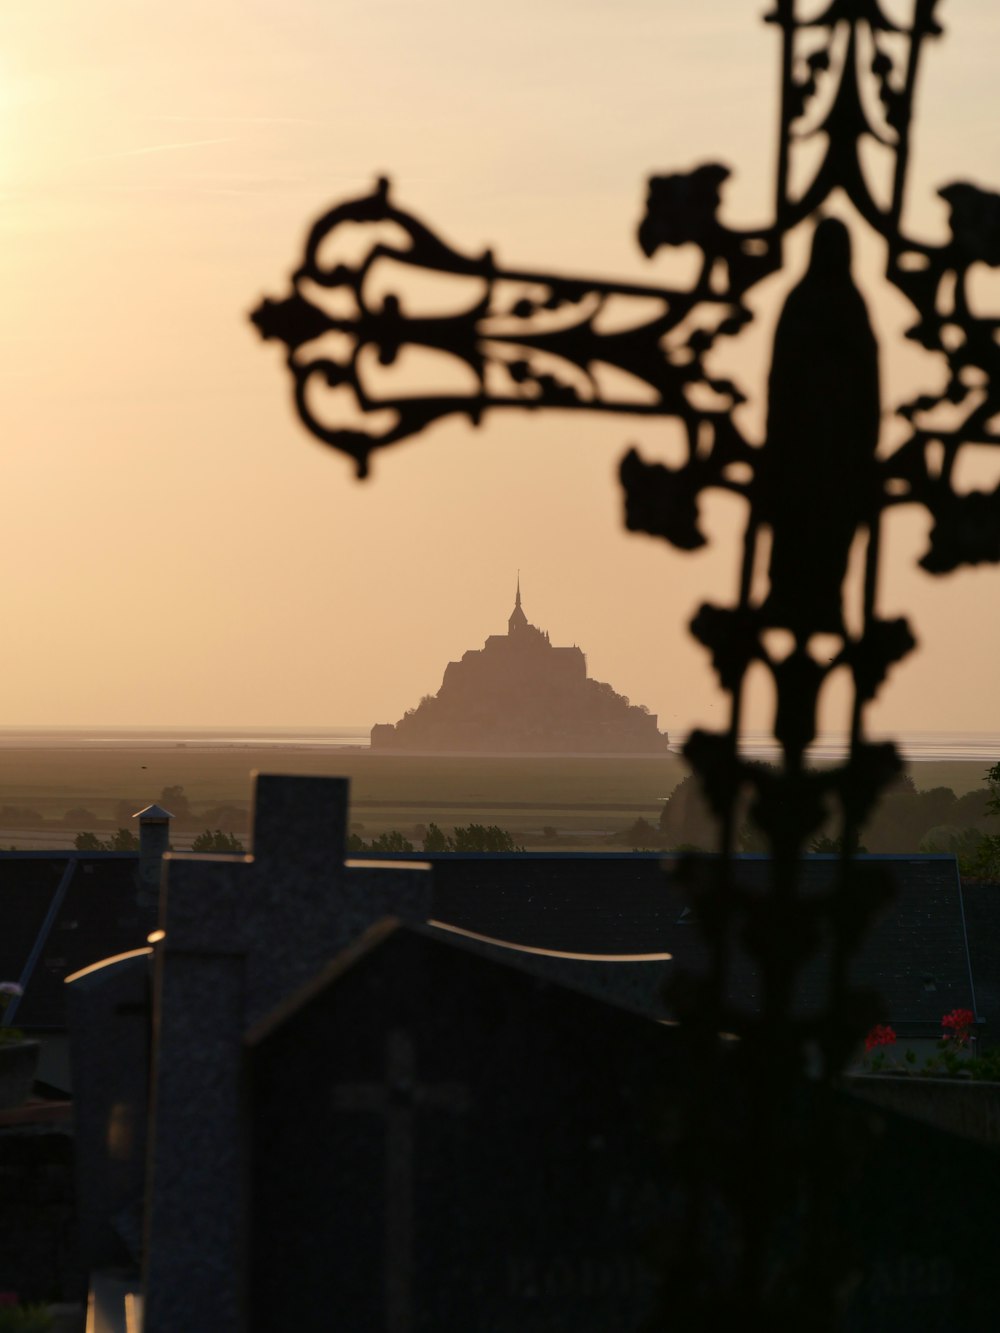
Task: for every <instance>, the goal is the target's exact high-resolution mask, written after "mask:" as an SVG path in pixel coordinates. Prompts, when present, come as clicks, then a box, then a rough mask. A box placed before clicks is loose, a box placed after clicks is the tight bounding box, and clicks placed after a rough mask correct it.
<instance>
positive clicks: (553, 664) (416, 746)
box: [371, 578, 669, 754]
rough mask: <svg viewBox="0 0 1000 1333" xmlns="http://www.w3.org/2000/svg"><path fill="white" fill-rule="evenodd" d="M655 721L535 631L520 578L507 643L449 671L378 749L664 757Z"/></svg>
mask: <svg viewBox="0 0 1000 1333" xmlns="http://www.w3.org/2000/svg"><path fill="white" fill-rule="evenodd" d="M668 744H669V738H668V736H667V734H666V732H661V731H659V730H658V729H657V725H656V716H655V714H653V713H650V712H649V710H648V709H646V708H643V707H641V706H639V705H636V704H632V703H630V702H629V701H628V699H626V698H625V696H624V695H622V694H617V693H616V692H615V691H614V690H613V689H612V688H611V686H610V685H607V684H605V683H604V682H603V681H600V680H591V679H590V677H589V676H588V675H587V659H586V657H585V656H584V654H583V653H582V652H581V650H580V649H579V648H577V647H572V648H555V647H553V645H552V643H551V642H550V641H549V636H548V634H546V633H545V631H544V630H540V629H538V628H536V626H534V625H531V624H529V623H528V618H527V616H526V615H525V614H524V610H523V609H522V607H521V581H520V578H519V579H518V583H517V595H516V598H515V602H514V610H513V611H512V612H511V614H510V618H509V620H508V621H507V633H506V634H491V635H490V637H489V638H488V639H487V640H486V643H485V645H484V646H483V647H482V648H477V649H471V650H470V651H469V652H467V653H463V655H462V660H461V661H460V662H449V663H448V665H447V667H446V668H445V673H444V680H443V682H442V684H441V688H440V689H439V690H438V692H437V694H434V695H427V696H425V698H423V699H421V701H420V704H419V705H418V706H417V707H416V708H411V709H409V710H408V711H407V712H406V713H405V714H404V715H403V717H402V718H400V720H399V721H398V722H397V723H396V724H395V725H393V724H392V723H379V724H378V725H376V726H374V727H372V734H371V748H372V749H373V750H383V751H423V752H427V751H430V752H434V753H445V754H570V753H572V754H657V753H664V752H665V751H666V749H667V747H668Z"/></svg>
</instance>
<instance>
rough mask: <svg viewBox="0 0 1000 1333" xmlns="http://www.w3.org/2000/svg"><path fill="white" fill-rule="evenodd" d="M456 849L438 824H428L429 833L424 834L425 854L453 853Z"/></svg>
mask: <svg viewBox="0 0 1000 1333" xmlns="http://www.w3.org/2000/svg"><path fill="white" fill-rule="evenodd" d="M454 850H455V848H454V846H453V845H452V842H451V839H450V838H449V837H448V835H447V834H446V833H445V832H444V831H443V830H442V829H439V828H438V826H437V824H428V825H427V832H426V833H425V834H424V851H425V852H452V851H454Z"/></svg>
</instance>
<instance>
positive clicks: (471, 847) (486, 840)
mask: <svg viewBox="0 0 1000 1333" xmlns="http://www.w3.org/2000/svg"><path fill="white" fill-rule="evenodd" d="M454 850H455V851H456V852H523V851H524V848H523V847H518V845H517V844H516V843H515V841H514V838H513V836H512V835H511V834H510V833H508V832H507V830H506V829H503V828H500V827H499V826H498V825H496V824H465V825H462V826H460V827H458V828H456V829H455V832H454Z"/></svg>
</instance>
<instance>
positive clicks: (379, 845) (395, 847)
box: [369, 828, 413, 852]
mask: <svg viewBox="0 0 1000 1333" xmlns="http://www.w3.org/2000/svg"><path fill="white" fill-rule="evenodd" d="M369 846H370V850H371V851H373V852H412V851H413V843H412V842H410V840H409V838H404V837H403V835H402V833H400V831H399V829H394V828H393V829H390V830H389V831H388V833H380V834H379V835H378V837H376V838H372V840H371V843H370V844H369Z"/></svg>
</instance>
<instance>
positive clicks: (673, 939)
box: [428, 854, 975, 1035]
mask: <svg viewBox="0 0 1000 1333" xmlns="http://www.w3.org/2000/svg"><path fill="white" fill-rule="evenodd" d="M428 859H429V860H431V861H432V862H433V865H434V903H435V906H434V918H435V920H436V921H437V922H440V923H443V924H446V925H448V926H452V927H458V928H460V929H462V930H465V931H469V932H472V933H473V934H478V935H482V936H486V937H492V938H493V939H496V940H503V941H508V942H511V943H515V944H518V945H521V946H525V945H527V946H533V947H535V948H541V949H554V950H560V951H566V952H572V953H579V954H589V955H601V954H604V955H608V954H611V955H613V954H653V953H660V952H667V953H670V954H671V955H672V962H667V963H664V962H662V961H650V962H631V963H627V964H626V963H622V964H620V965H619V964H613V963H611V962H610V961H609V962H599V961H591V960H570V959H563V958H548V957H544V956H540V957H539V956H536V957H535V958H534V960H533V961H532V959H531V957H530V956H529V957H527V958H525V959H524V960H523V965H525V966H528V967H532V968H534V969H536V970H539V971H544V972H545V973H546V974H547V975H550V976H553V977H554V978H558V979H559V980H561V981H563V982H564V983H565V984H567V985H575V986H579V987H581V988H584V989H587V990H593V991H596V993H598V994H602V995H604V996H605V997H606V998H608V999H612V1000H615V1001H616V1002H618V1003H622V1004H624V1005H626V1006H628V1007H630V1008H638V1009H640V1010H643V1011H644V1012H651V1013H658V1014H666V1013H667V1012H668V1010H667V1009H666V1007H665V1004H664V1002H663V999H662V996H661V994H660V990H661V987H662V985H663V982H664V981H665V980H666V978H667V977H668V976H669V975H670V974H671V973H672V971H674V970H676V969H677V968H678V967H683V968H685V969H686V970H688V971H691V972H694V973H696V974H697V973H700V972H704V970H705V968H706V966H707V962H706V953H705V949H704V945H703V943H702V940H701V937H700V935H699V933H698V930H697V928H696V926H695V925H694V924H693V923H692V922H691V921H690V920H689V919H688V918H687V916H686V914H685V911H684V908H685V896H684V891H683V890H681V889H680V888H679V887H678V886H677V885H676V884H674V883H672V882H671V880H670V879H669V878H668V877H666V876H664V874H663V871H662V865H663V861H662V858H661V857H659V856H655V855H652V856H645V855H639V856H636V855H631V856H613V855H612V856H605V855H597V856H558V855H552V854H549V855H541V856H534V857H532V856H492V857H490V856H478V857H477V856H461V855H452V856H431V857H429V858H428ZM705 859H706V860H709V859H710V858H705ZM859 860H860V861H861V862H862V864H863V866H864V867H865V868H866V869H867V870H868V872H869V873H872V872H874V873H885V874H887V875H889V876H890V878H891V880H892V882H893V884H894V887H895V897H894V900H893V901H892V903H891V904H890V905H889V907H888V908H887V909H886V911H885V912H884V914H883V915H882V917H881V919H880V920H878V921H877V922H876V924H875V925H874V927H873V928H871V929H870V931H869V933H868V935H867V938H866V939H865V942H864V944H863V947H862V949H861V951H860V953H859V955H858V956H857V957H856V959H855V960H854V963H853V966H852V969H851V974H850V980H851V981H852V983H854V984H856V985H860V986H866V987H871V988H873V989H875V990H877V991H879V992H880V993H881V995H882V996H883V998H884V1000H885V1018H886V1020H887V1021H889V1022H891V1023H893V1024H895V1025H897V1026H898V1027H899V1028H900V1029H901V1030H902V1031H903V1032H906V1031H907V1029H910V1030H911V1032H912V1033H913V1034H914V1035H915V1033H916V1031H917V1030H918V1029H927V1030H929V1031H930V1032H931V1033H933V1032H936V1031H937V1030H938V1025H939V1023H940V1019H941V1015H942V1014H944V1013H946V1012H948V1010H950V1009H953V1008H956V1007H959V1006H961V1007H963V1008H971V1009H975V1003H974V998H973V985H972V975H971V971H970V964H969V953H968V945H967V941H966V932H965V922H964V918H963V911H962V896H961V886H960V883H959V879H958V871H957V866H956V862H955V859H954V857H951V856H921V857H888V856H866V857H861V858H859ZM736 862H737V870H736V874H737V880H738V883H739V884H740V885H741V886H742V887H743V888H745V889H746V890H747V891H749V892H760V891H763V889H764V887H765V885H766V883H767V880H768V875H769V862H768V859H767V858H766V857H762V856H761V857H754V856H742V857H738V858H736ZM837 866H838V858H837V857H824V856H815V857H809V858H807V860H806V861H805V862H804V863H803V867H802V880H801V888H802V892H803V893H804V894H805V895H811V894H820V893H823V892H824V891H826V890H828V889H829V888H830V887H831V886H832V883H833V880H834V876H835V875H836V873H837ZM826 958H828V951H824V950H821V951H820V953H819V954H818V955H817V957H816V958H815V959H813V960H812V961H811V962H810V963H809V964H808V965H807V966H806V967H805V968H804V969H803V971H802V973H801V975H800V978H799V985H798V989H797V995H796V1008H797V1010H798V1012H799V1013H800V1014H801V1015H803V1016H805V1015H809V1014H818V1013H821V1012H822V1011H823V1009H824V1008H825V1004H826V995H825V981H824V978H825V972H826V968H825V960H826ZM730 998H731V1001H732V1003H733V1004H734V1005H736V1006H737V1007H739V1008H741V1009H746V1010H750V1011H755V1010H756V1009H757V1008H758V1007H759V1004H760V985H759V980H758V971H757V967H756V965H755V963H754V960H753V959H751V958H750V957H749V956H748V955H747V953H746V952H745V951H744V950H743V949H741V948H737V950H736V951H735V955H734V958H733V965H732V975H731V986H730Z"/></svg>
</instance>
